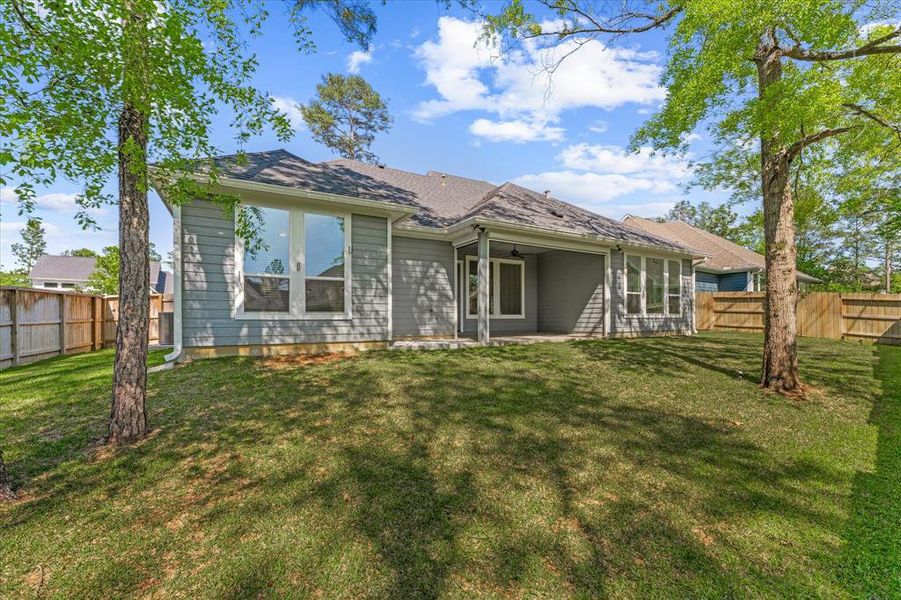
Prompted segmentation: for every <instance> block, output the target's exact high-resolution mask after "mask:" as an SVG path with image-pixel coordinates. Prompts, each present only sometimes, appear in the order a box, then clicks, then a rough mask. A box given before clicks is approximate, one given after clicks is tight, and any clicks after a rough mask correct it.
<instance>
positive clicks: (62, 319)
mask: <svg viewBox="0 0 901 600" xmlns="http://www.w3.org/2000/svg"><path fill="white" fill-rule="evenodd" d="M65 354H66V295H65V294H63V293H61V294H60V295H59V355H60V356H65Z"/></svg>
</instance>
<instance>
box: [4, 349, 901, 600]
mask: <svg viewBox="0 0 901 600" xmlns="http://www.w3.org/2000/svg"><path fill="white" fill-rule="evenodd" d="M760 347H761V338H760V337H758V336H750V335H742V334H717V335H701V336H698V337H693V338H655V339H634V340H616V341H589V342H570V343H565V344H539V345H534V346H517V347H502V348H478V349H471V350H457V351H446V352H418V353H414V352H408V353H390V352H373V353H368V354H363V355H360V356H358V357H356V358H353V359H348V360H341V361H332V362H321V363H316V364H300V363H299V362H297V361H291V360H265V359H247V358H234V359H218V360H208V361H201V362H197V363H194V364H192V365H188V366H185V367H182V368H178V369H176V370H174V371H167V372H162V373H157V374H153V375H151V377H150V399H149V413H150V419H151V424H152V426H153V427H154V428H157V429H156V430H155V431H154V433H153V434H152V435H151V437H150V438H149V439H147V440H146V441H144V442H142V443H141V444H139V445H137V446H136V447H133V448H129V449H125V450H119V451H112V450H109V449H105V448H103V447H100V446H98V444H97V440H98V439H99V438H100V437H101V436H102V435H103V433H104V429H105V422H106V417H107V411H108V406H107V395H108V393H109V387H110V371H111V367H110V362H111V358H112V355H111V354H110V353H109V352H107V351H103V352H98V353H94V354H87V355H80V356H72V357H67V358H64V359H56V360H52V361H48V362H44V363H40V364H36V365H30V366H26V367H21V368H17V369H10V370H7V371H3V372H2V373H0V445H2V447H3V448H4V449H5V451H6V458H7V462H8V466H9V468H10V469H11V471H12V474H13V476H14V478H15V483H16V485H17V487H19V493H20V499H19V500H17V501H16V502H15V503H12V504H6V505H0V597H4V598H6V597H19V596H25V597H31V596H41V597H52V596H57V597H86V596H89V597H123V596H125V597H131V596H142V595H146V596H153V597H171V596H181V597H189V598H190V597H209V598H239V597H242V598H243V597H257V596H277V597H284V596H298V597H307V596H314V597H344V598H362V597H374V598H381V597H397V598H410V597H437V596H447V597H471V596H483V597H524V596H528V597H535V596H553V597H558V596H575V597H595V596H616V597H639V596H641V597H647V596H656V597H685V596H694V597H698V596H703V597H734V596H739V597H764V596H766V597H773V596H791V597H799V596H807V597H810V596H825V597H861V598H862V597H874V598H886V599H887V598H892V597H899V596H901V577H899V574H901V558H899V549H898V546H897V543H898V540H899V539H901V529H899V518H898V515H899V514H901V500H899V499H901V493H899V473H901V431H899V427H901V348H890V347H873V346H863V345H857V344H851V343H844V342H829V341H821V340H807V339H805V340H801V342H800V351H801V366H802V373H803V376H804V378H805V380H806V381H807V382H808V383H810V384H812V386H814V388H815V389H814V390H813V391H812V392H811V394H810V397H809V399H808V401H806V402H796V401H791V400H787V399H785V398H781V397H778V396H774V395H772V394H768V393H765V392H762V391H760V390H758V388H757V387H756V385H755V380H756V378H757V374H758V369H759V358H758V357H759V353H760ZM153 360H154V361H156V362H159V360H160V356H159V355H156V356H154V357H153Z"/></svg>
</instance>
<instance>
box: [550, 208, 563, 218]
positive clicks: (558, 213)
mask: <svg viewBox="0 0 901 600" xmlns="http://www.w3.org/2000/svg"><path fill="white" fill-rule="evenodd" d="M550 213H551V214H552V215H554V216H555V217H557V218H558V219H562V218H563V213H562V212H560V211H559V210H552V211H550Z"/></svg>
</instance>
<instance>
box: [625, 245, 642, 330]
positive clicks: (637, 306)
mask: <svg viewBox="0 0 901 600" xmlns="http://www.w3.org/2000/svg"><path fill="white" fill-rule="evenodd" d="M626 312H628V313H629V314H630V315H637V314H641V257H640V256H627V257H626Z"/></svg>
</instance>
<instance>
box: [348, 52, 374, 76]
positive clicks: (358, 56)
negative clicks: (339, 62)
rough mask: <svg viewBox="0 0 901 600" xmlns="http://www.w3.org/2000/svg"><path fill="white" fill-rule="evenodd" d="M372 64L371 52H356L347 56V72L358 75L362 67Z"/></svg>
mask: <svg viewBox="0 0 901 600" xmlns="http://www.w3.org/2000/svg"><path fill="white" fill-rule="evenodd" d="M371 62H372V51H371V50H370V51H369V52H363V51H362V50H355V51H353V52H351V53H350V54H349V55H348V56H347V72H348V73H354V74H357V73H359V72H360V67H362V66H363V65H368V64H369V63H371Z"/></svg>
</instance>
